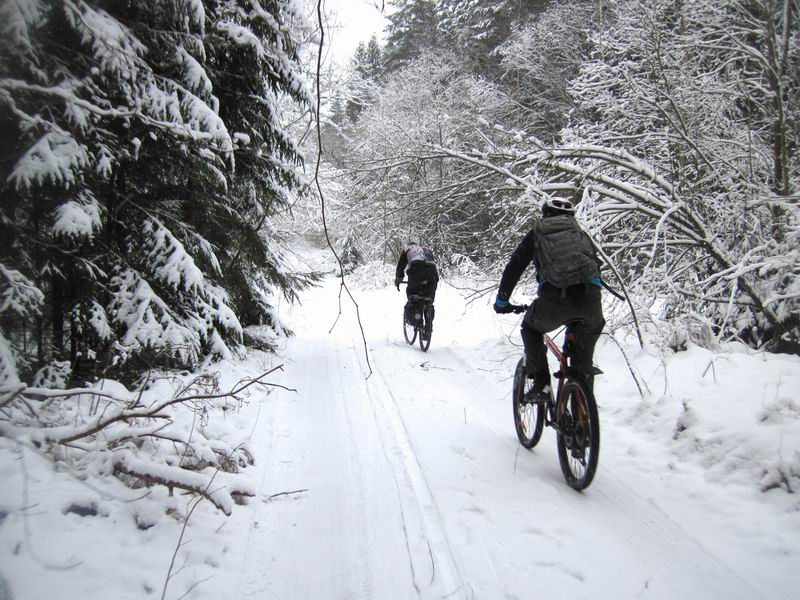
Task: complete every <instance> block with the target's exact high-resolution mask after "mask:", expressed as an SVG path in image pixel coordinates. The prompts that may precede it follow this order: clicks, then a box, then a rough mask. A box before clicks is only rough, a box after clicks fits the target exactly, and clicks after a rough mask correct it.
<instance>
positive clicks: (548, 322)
mask: <svg viewBox="0 0 800 600" xmlns="http://www.w3.org/2000/svg"><path fill="white" fill-rule="evenodd" d="M564 324H567V331H572V332H574V333H575V340H574V344H573V346H572V349H571V357H572V367H573V368H574V369H576V370H577V371H579V372H581V373H582V374H584V375H585V376H587V378H589V379H591V377H590V373H591V367H592V356H594V346H595V344H596V343H597V339H598V338H599V337H600V333H601V332H602V331H603V326H604V325H605V324H606V321H605V319H604V318H603V306H602V304H601V301H600V288H598V287H597V286H595V285H577V286H572V287H570V288H567V289H566V290H565V293H564V294H563V295H562V293H561V290H560V289H558V288H556V287H553V286H552V285H550V284H549V283H545V284H544V285H543V286H542V289H541V290H540V291H539V296H538V297H537V298H536V300H535V301H534V302H533V304H532V305H531V306H530V308H528V311H527V312H526V313H525V318H524V319H523V321H522V343H523V344H524V345H525V356H526V361H525V362H526V365H527V368H526V370H527V372H528V375H538V376H540V377H541V376H543V375H544V374H545V373H547V376H548V378H549V370H548V367H547V348H546V347H545V345H544V334H545V333H547V332H548V331H553V330H554V329H557V328H558V327H560V326H561V325H564Z"/></svg>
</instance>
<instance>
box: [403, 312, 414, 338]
mask: <svg viewBox="0 0 800 600" xmlns="http://www.w3.org/2000/svg"><path fill="white" fill-rule="evenodd" d="M403 337H404V338H406V343H407V344H412V345H413V344H414V340H416V339H417V328H416V327H414V326H413V325H412V324H411V323H409V322H408V321H407V320H406V311H405V309H403Z"/></svg>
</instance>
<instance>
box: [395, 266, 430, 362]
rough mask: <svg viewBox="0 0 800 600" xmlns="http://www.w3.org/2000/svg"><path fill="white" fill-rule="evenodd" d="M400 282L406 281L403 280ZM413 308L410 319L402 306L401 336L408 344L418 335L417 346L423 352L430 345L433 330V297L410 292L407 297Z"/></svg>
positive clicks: (412, 342) (412, 343)
mask: <svg viewBox="0 0 800 600" xmlns="http://www.w3.org/2000/svg"><path fill="white" fill-rule="evenodd" d="M402 283H406V282H405V281H403V282H402ZM408 299H409V301H410V302H411V304H412V306H413V307H414V310H416V309H419V312H418V313H414V314H413V315H412V316H413V317H414V318H413V319H412V320H411V321H409V320H408V315H407V314H406V312H407V311H406V309H405V307H404V308H403V337H405V338H406V342H407V343H408V344H411V345H414V341H415V340H416V339H417V337H419V347H420V348H421V349H422V351H423V352H427V351H428V348H430V346H431V332H432V331H433V299H432V298H429V297H427V296H420V295H418V294H411V296H410V297H409V298H408Z"/></svg>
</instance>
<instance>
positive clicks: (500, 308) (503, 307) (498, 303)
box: [494, 292, 511, 315]
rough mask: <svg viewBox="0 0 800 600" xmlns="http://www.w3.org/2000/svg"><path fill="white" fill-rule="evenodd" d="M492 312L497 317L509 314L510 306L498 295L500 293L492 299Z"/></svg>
mask: <svg viewBox="0 0 800 600" xmlns="http://www.w3.org/2000/svg"><path fill="white" fill-rule="evenodd" d="M494 312H496V313H497V314H499V315H503V314H506V313H510V312H511V305H510V304H509V303H508V300H506V299H505V298H503V296H501V295H500V292H497V297H496V298H495V299H494Z"/></svg>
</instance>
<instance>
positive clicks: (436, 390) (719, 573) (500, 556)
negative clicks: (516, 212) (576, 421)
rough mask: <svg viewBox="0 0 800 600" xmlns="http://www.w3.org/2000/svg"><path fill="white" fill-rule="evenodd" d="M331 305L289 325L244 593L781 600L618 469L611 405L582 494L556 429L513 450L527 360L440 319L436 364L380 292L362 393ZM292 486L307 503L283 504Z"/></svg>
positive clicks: (265, 421)
mask: <svg viewBox="0 0 800 600" xmlns="http://www.w3.org/2000/svg"><path fill="white" fill-rule="evenodd" d="M447 295H448V290H444V291H443V293H442V296H444V297H445V298H443V301H442V304H445V303H446V302H447V298H446V297H447ZM335 297H336V291H335V290H334V289H333V288H332V287H330V285H328V286H326V287H324V288H322V289H318V290H313V291H312V292H310V293H309V294H307V296H306V297H305V298H304V305H303V306H302V307H299V308H297V309H296V310H295V311H294V314H293V325H294V326H295V328H296V333H297V335H296V337H294V338H292V339H291V340H290V341H289V343H288V344H287V346H286V348H285V349H284V351H283V352H282V354H284V355H285V356H286V359H287V366H286V371H285V374H284V375H283V377H282V383H284V384H285V385H289V386H292V387H296V388H297V390H298V391H297V394H289V393H281V394H276V395H275V396H276V397H275V399H274V400H270V401H269V402H268V403H267V405H266V406H265V408H264V410H265V411H266V414H262V418H261V420H260V422H261V424H260V425H259V429H258V432H257V434H256V436H257V437H258V438H259V440H260V441H259V443H261V444H263V447H262V448H261V449H260V450H259V455H260V456H263V457H264V459H262V464H261V465H260V466H259V468H260V469H261V472H260V489H259V497H260V498H261V501H260V504H259V506H258V507H257V509H256V510H255V511H254V513H255V515H254V523H253V526H252V528H251V532H250V536H249V539H248V543H247V549H246V552H247V555H246V560H245V563H244V568H243V570H242V575H241V577H240V584H239V595H238V596H237V597H241V598H281V599H287V600H288V599H295V598H297V599H300V598H312V597H313V598H323V599H338V598H341V599H345V598H354V599H366V598H378V599H381V598H609V599H611V598H614V599H618V598H655V599H676V598H687V599H688V598H705V599H714V598H720V599H722V598H725V599H733V600H735V599H739V598H741V599H745V598H747V599H757V598H765V597H769V594H764V593H763V592H762V591H761V590H759V589H758V588H757V586H754V585H752V584H751V583H749V582H748V580H747V579H746V578H745V577H742V576H741V575H740V574H739V573H738V572H737V571H736V569H735V568H734V567H732V566H731V565H730V564H727V563H726V562H725V561H724V560H722V559H721V558H718V557H717V556H715V554H714V552H713V551H712V550H711V549H709V547H708V544H706V543H705V540H704V539H703V536H704V535H708V534H706V533H704V532H702V531H691V532H690V531H689V530H688V528H689V527H690V526H691V523H692V521H687V522H686V523H681V522H679V521H676V520H675V514H676V512H677V513H680V510H677V511H676V510H674V508H675V507H671V508H672V509H673V510H665V507H662V506H660V505H659V501H658V497H657V496H652V495H650V488H651V484H652V481H651V479H650V478H651V477H652V476H651V475H642V473H638V472H636V471H632V470H630V469H621V468H618V467H616V466H615V461H614V460H613V457H614V456H615V454H618V453H620V452H621V449H619V448H615V442H616V441H617V438H619V437H621V436H622V434H621V433H618V432H616V431H615V430H614V428H613V426H612V423H611V422H610V421H609V420H607V419H606V420H604V419H603V413H602V407H601V422H602V427H603V429H602V450H601V458H600V471H599V472H598V477H597V479H596V480H595V482H594V483H593V484H592V486H591V488H589V490H587V492H585V493H582V494H579V493H576V492H574V491H572V490H571V489H569V488H568V487H567V486H566V484H565V483H564V482H563V479H562V477H561V472H560V469H559V466H558V459H557V456H556V449H555V439H554V436H553V435H552V433H551V432H550V431H549V430H548V431H546V432H545V435H544V437H543V439H542V441H541V442H540V445H539V446H538V447H537V448H536V449H535V451H534V452H528V451H526V450H524V449H522V448H521V447H520V446H519V444H518V443H517V441H516V436H515V434H514V430H513V424H512V420H511V410H510V402H509V399H508V398H509V394H508V391H509V390H508V388H509V387H510V374H511V370H512V368H513V364H514V361H515V360H516V357H515V356H502V357H500V358H498V359H497V360H496V361H494V363H493V365H492V364H490V363H487V361H486V354H487V353H488V354H491V353H492V351H493V348H492V347H487V346H485V345H484V346H483V347H481V345H480V344H477V345H475V344H474V343H473V342H474V340H470V339H469V336H468V335H466V334H464V335H461V334H462V333H464V332H459V331H458V325H454V324H453V323H448V317H447V316H446V311H445V310H442V309H438V310H437V327H436V330H435V332H434V338H433V344H432V347H431V350H430V351H429V352H428V353H425V354H423V353H422V352H421V351H420V350H419V348H418V347H411V346H407V345H406V344H405V343H404V342H403V341H402V337H401V333H400V327H399V313H400V308H401V306H402V300H400V299H399V298H398V297H397V296H388V295H386V294H382V295H373V297H372V298H371V300H370V302H364V301H363V300H362V304H361V306H362V318H363V321H364V324H365V327H366V330H367V335H368V341H369V346H370V357H371V361H372V365H371V366H372V369H373V375H372V376H371V377H370V378H369V379H366V380H365V377H366V374H367V372H368V371H367V367H366V362H365V360H364V356H363V347H362V342H361V339H360V336H359V334H358V328H357V325H356V323H355V320H354V318H353V315H352V314H350V313H348V312H347V308H345V311H346V312H345V315H343V317H342V319H341V320H340V322H339V323H338V324H337V325H336V328H335V329H334V331H333V333H331V334H328V331H327V329H328V328H329V327H330V324H332V323H333V321H334V319H335V316H336V310H337V309H336V303H335V301H334V299H335ZM362 297H363V295H362ZM376 298H377V299H378V301H376ZM384 300H385V301H384ZM437 304H438V300H437ZM451 317H452V318H453V319H457V317H458V315H457V314H455V315H451ZM395 322H397V326H392V325H394V323H395ZM506 354H507V349H506ZM487 364H489V366H490V367H491V368H487ZM604 459H605V460H604ZM291 490H307V491H304V492H298V493H294V494H289V495H282V496H278V497H275V498H272V499H269V496H270V495H271V494H275V493H279V492H282V491H291ZM667 508H669V507H667Z"/></svg>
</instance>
